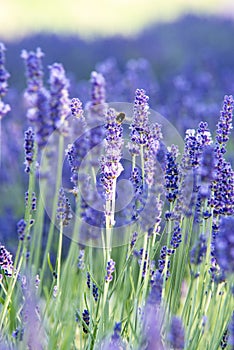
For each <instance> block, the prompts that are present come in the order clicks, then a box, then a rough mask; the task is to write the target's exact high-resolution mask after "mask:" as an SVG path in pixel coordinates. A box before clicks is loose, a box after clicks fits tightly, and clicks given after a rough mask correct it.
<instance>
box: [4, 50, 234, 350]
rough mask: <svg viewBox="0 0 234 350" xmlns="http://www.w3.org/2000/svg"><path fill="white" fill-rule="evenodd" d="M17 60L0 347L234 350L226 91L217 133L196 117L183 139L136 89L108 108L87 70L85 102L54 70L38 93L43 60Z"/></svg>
mask: <svg viewBox="0 0 234 350" xmlns="http://www.w3.org/2000/svg"><path fill="white" fill-rule="evenodd" d="M0 50H1V51H0V58H1V60H0V61H1V62H0V64H1V72H2V74H1V76H0V91H3V92H2V94H0V106H1V105H2V106H3V108H2V110H3V111H5V112H4V115H5V114H6V112H7V111H8V110H9V106H8V105H7V104H5V102H4V98H5V95H6V94H7V79H8V73H7V71H6V70H5V58H4V50H5V47H4V45H3V44H1V45H0ZM22 58H23V60H24V63H25V69H26V77H27V88H26V89H25V103H26V104H27V118H28V121H29V123H30V127H29V128H28V129H27V130H26V131H25V140H24V145H23V144H22V154H23V153H24V156H25V162H24V164H25V173H26V174H25V175H26V176H27V186H25V187H24V188H23V190H22V201H23V200H24V208H23V209H22V206H21V208H20V210H19V217H18V224H17V228H16V229H15V232H16V235H17V234H18V245H17V248H16V249H15V251H14V254H12V253H11V252H10V251H9V250H8V247H5V246H4V245H2V244H1V250H0V254H1V257H0V285H1V289H0V293H1V294H0V301H1V314H0V328H1V338H0V341H1V348H4V349H5V348H6V349H27V348H29V349H30V348H31V349H87V350H88V349H136V350H137V349H139V350H140V349H189V350H193V349H194V350H195V349H209V350H213V349H224V348H226V349H233V337H234V334H233V308H234V298H233V293H234V284H233V273H234V269H233V259H234V248H233V245H234V171H233V169H232V165H231V163H230V162H229V160H228V158H227V149H228V144H229V142H230V138H231V135H232V134H231V132H232V118H233V108H234V100H233V97H232V95H225V96H224V101H223V105H222V106H221V111H220V116H219V117H218V116H217V129H216V131H215V134H214V135H212V131H211V130H210V129H209V126H208V123H207V122H205V121H203V122H200V123H199V124H198V125H197V127H196V128H195V129H188V130H186V132H185V135H184V138H183V139H181V138H178V137H177V136H176V135H177V134H176V129H175V128H173V127H172V126H171V125H170V123H168V122H166V121H165V118H163V117H162V116H161V115H159V114H158V113H155V112H154V111H153V110H151V109H150V99H149V96H148V95H147V91H146V90H145V89H143V88H142V87H141V86H138V87H137V88H136V89H135V91H134V99H133V101H132V104H127V103H119V104H118V103H108V102H107V100H106V89H107V87H108V86H110V85H108V84H110V82H108V74H107V75H106V79H105V77H104V75H103V74H101V73H100V71H99V72H96V71H94V72H93V73H92V74H91V80H90V83H91V94H90V95H91V97H90V99H89V100H88V101H84V103H82V99H81V98H79V96H78V97H77V96H75V97H73V96H72V97H73V98H72V97H71V96H69V83H70V82H69V79H68V78H67V76H66V71H65V69H64V67H63V66H62V64H59V63H54V64H52V65H50V66H49V70H48V72H47V73H48V76H49V83H48V85H47V84H46V81H45V79H44V67H43V61H42V60H43V53H42V51H41V50H40V49H37V50H36V51H30V52H28V51H26V50H24V51H23V53H22ZM108 64H109V69H112V68H113V62H109V63H108ZM141 64H142V65H143V66H144V64H145V63H144V62H143V63H142V62H141ZM111 65H112V66H111ZM129 66H130V68H129V69H130V70H132V74H133V71H134V69H135V68H136V66H135V63H134V62H131V64H130V63H129ZM104 68H105V69H107V68H108V66H106V63H105V67H104ZM104 68H103V67H101V68H100V70H102V71H103V70H104ZM1 72H0V73H1ZM129 74H130V73H129ZM128 79H129V81H131V79H132V75H130V76H129V77H128ZM1 86H2V89H1ZM11 108H12V109H13V108H14V106H11ZM6 118H7V116H6ZM169 128H170V129H169ZM173 132H174V133H173ZM172 140H173V142H172ZM177 140H179V144H175V143H176V141H177ZM180 141H181V142H180ZM23 146H24V150H23ZM22 163H23V161H22ZM23 186H24V185H23ZM43 237H44V239H43ZM68 238H69V240H68Z"/></svg>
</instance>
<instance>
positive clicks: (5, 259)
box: [0, 243, 14, 277]
mask: <svg viewBox="0 0 234 350" xmlns="http://www.w3.org/2000/svg"><path fill="white" fill-rule="evenodd" d="M0 268H1V270H3V272H4V273H5V275H6V276H9V277H11V276H12V273H13V271H14V266H13V261H12V255H11V254H10V253H9V252H8V250H7V249H6V248H5V247H4V245H2V244H1V243H0Z"/></svg>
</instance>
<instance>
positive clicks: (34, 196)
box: [24, 192, 37, 211]
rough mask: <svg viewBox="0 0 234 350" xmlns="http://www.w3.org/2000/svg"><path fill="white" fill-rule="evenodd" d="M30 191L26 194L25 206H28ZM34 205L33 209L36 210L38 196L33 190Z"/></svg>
mask: <svg viewBox="0 0 234 350" xmlns="http://www.w3.org/2000/svg"><path fill="white" fill-rule="evenodd" d="M28 197H29V196H28V192H25V196H24V199H25V207H27V206H28ZM31 200H32V203H31V204H32V206H31V209H32V211H35V210H36V209H37V197H36V194H35V192H32V199H31Z"/></svg>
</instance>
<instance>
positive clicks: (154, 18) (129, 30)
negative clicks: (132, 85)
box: [0, 0, 234, 39]
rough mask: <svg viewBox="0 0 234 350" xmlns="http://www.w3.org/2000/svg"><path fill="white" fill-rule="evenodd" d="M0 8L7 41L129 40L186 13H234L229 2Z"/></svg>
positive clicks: (61, 2) (122, 1)
mask: <svg viewBox="0 0 234 350" xmlns="http://www.w3.org/2000/svg"><path fill="white" fill-rule="evenodd" d="M0 5H1V12H0V23H1V28H0V34H1V36H2V37H5V38H10V39H14V38H17V37H18V38H19V37H22V36H25V35H28V34H32V33H36V32H38V31H43V32H48V31H49V32H54V33H57V34H58V33H59V34H64V33H66V34H71V33H73V34H78V35H81V36H82V37H85V38H91V37H93V36H98V35H102V36H111V35H114V34H122V35H124V36H128V35H134V34H136V33H139V32H140V31H141V30H142V29H143V28H144V27H146V26H148V25H150V24H153V23H155V22H164V21H167V22H169V21H172V20H175V19H177V18H178V17H179V16H181V15H184V14H188V13H194V14H198V15H201V14H207V15H211V14H217V15H221V16H224V17H232V16H233V10H234V4H233V1H232V0H223V1H220V0H206V1H203V0H167V1H157V0H146V1H143V0H98V1H97V0H56V1H54V0H52V1H46V0H40V1H31V0H20V1H18V0H1V1H0Z"/></svg>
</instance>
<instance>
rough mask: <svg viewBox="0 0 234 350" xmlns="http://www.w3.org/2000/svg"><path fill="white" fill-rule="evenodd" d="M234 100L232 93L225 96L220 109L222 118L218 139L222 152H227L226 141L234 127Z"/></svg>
mask: <svg viewBox="0 0 234 350" xmlns="http://www.w3.org/2000/svg"><path fill="white" fill-rule="evenodd" d="M233 108H234V100H233V97H232V95H230V96H227V95H225V96H224V101H223V108H222V110H221V111H220V119H219V122H218V124H217V131H216V141H217V142H218V144H219V147H220V148H221V150H222V153H225V152H226V149H225V147H226V143H227V141H228V139H229V134H230V132H231V129H232V117H233Z"/></svg>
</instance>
